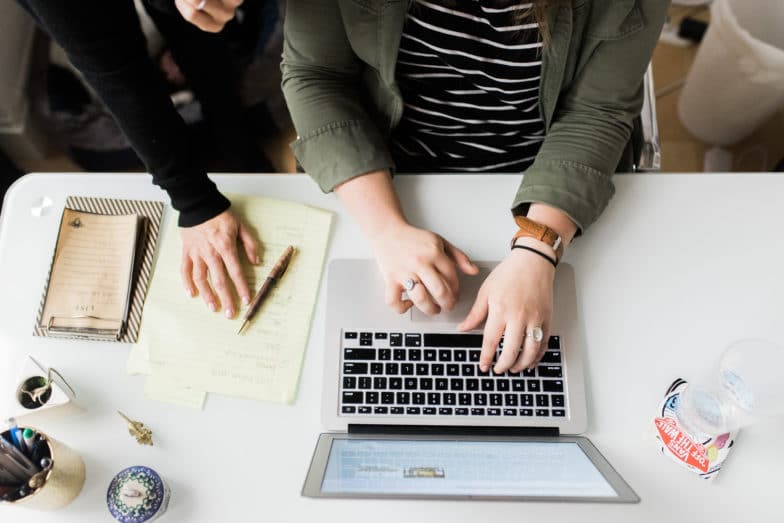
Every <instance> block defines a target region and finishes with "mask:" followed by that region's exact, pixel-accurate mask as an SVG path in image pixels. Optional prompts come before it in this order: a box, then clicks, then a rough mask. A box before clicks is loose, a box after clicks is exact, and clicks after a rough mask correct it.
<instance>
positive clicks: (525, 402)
mask: <svg viewBox="0 0 784 523" xmlns="http://www.w3.org/2000/svg"><path fill="white" fill-rule="evenodd" d="M520 406H521V407H533V406H534V395H533V394H520Z"/></svg>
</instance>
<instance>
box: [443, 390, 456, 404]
mask: <svg viewBox="0 0 784 523" xmlns="http://www.w3.org/2000/svg"><path fill="white" fill-rule="evenodd" d="M456 403H457V394H455V393H454V392H447V393H446V394H444V405H455V404H456Z"/></svg>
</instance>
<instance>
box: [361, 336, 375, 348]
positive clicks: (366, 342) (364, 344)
mask: <svg viewBox="0 0 784 523" xmlns="http://www.w3.org/2000/svg"><path fill="white" fill-rule="evenodd" d="M359 345H360V347H370V346H371V345H373V338H360V339H359Z"/></svg>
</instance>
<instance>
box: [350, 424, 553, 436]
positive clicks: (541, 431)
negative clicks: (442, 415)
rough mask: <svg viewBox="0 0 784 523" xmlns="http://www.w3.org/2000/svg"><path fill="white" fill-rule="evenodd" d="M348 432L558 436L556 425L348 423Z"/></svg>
mask: <svg viewBox="0 0 784 523" xmlns="http://www.w3.org/2000/svg"><path fill="white" fill-rule="evenodd" d="M348 433H349V434H398V435H401V434H402V435H436V436H558V435H559V430H558V427H476V426H449V427H445V426H443V425H365V424H363V425H355V424H351V423H350V424H349V425H348Z"/></svg>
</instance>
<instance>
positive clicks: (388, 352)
mask: <svg viewBox="0 0 784 523" xmlns="http://www.w3.org/2000/svg"><path fill="white" fill-rule="evenodd" d="M378 359H379V360H381V361H389V360H391V359H392V349H378Z"/></svg>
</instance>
